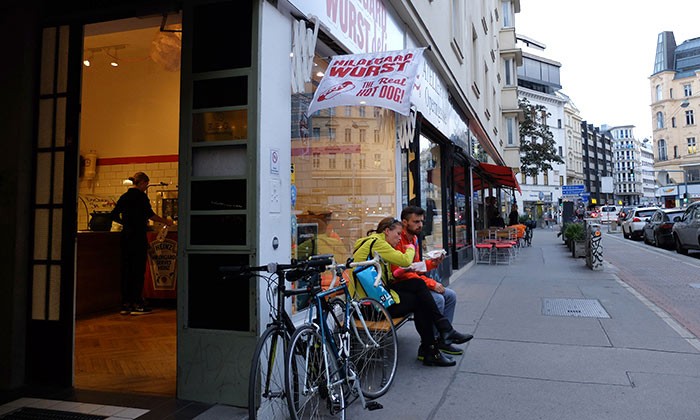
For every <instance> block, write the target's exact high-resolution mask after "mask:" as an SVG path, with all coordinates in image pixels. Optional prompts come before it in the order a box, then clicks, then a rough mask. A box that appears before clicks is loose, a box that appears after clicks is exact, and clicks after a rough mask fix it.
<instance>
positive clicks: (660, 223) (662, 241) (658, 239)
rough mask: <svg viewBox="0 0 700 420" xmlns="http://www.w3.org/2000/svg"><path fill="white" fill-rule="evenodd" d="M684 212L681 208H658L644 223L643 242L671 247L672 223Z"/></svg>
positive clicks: (672, 243) (672, 242)
mask: <svg viewBox="0 0 700 420" xmlns="http://www.w3.org/2000/svg"><path fill="white" fill-rule="evenodd" d="M683 213H685V210H683V209H675V208H674V209H658V210H656V211H655V212H654V214H652V215H651V217H650V218H649V221H648V222H647V223H646V224H645V225H644V230H643V232H642V239H644V243H647V244H653V245H656V246H658V247H662V248H671V247H673V246H674V244H675V242H674V241H673V231H672V228H673V224H674V223H675V222H677V221H678V220H680V219H681V217H682V216H683Z"/></svg>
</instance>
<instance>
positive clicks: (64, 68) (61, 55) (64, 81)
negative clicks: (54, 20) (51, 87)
mask: <svg viewBox="0 0 700 420" xmlns="http://www.w3.org/2000/svg"><path fill="white" fill-rule="evenodd" d="M58 33H59V39H58V41H59V45H58V87H57V89H56V93H65V92H66V90H67V89H68V88H67V86H68V40H69V36H68V26H61V27H59V32H58Z"/></svg>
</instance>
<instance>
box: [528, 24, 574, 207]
mask: <svg viewBox="0 0 700 420" xmlns="http://www.w3.org/2000/svg"><path fill="white" fill-rule="evenodd" d="M518 41H519V42H520V45H523V47H524V49H523V65H522V66H520V67H518V94H519V95H520V97H521V98H523V99H527V100H528V101H529V102H530V103H531V104H532V105H542V106H544V107H545V108H546V109H547V113H548V114H549V115H548V116H546V118H545V121H544V122H545V123H546V124H547V126H548V127H549V130H550V131H551V133H552V135H553V138H554V141H555V146H554V147H555V151H556V153H557V154H558V155H559V156H560V157H562V159H563V158H564V151H565V150H566V128H565V126H564V124H565V121H566V113H565V105H566V104H567V103H568V98H566V97H565V96H560V95H559V94H558V91H559V90H560V89H561V84H560V80H559V69H560V67H561V63H559V62H556V61H554V60H550V59H548V58H544V57H542V56H539V55H537V54H534V53H533V52H531V51H535V50H538V49H543V47H542V46H541V45H540V44H538V43H537V42H536V41H533V40H531V39H528V38H525V37H519V38H518ZM525 48H529V50H526V49H525ZM543 118H544V116H543ZM565 162H566V161H565ZM519 176H520V177H519V181H520V185H521V188H522V190H523V194H522V203H519V204H518V206H519V211H520V212H521V213H523V212H524V213H528V214H530V215H531V217H533V218H534V219H541V218H543V217H544V216H545V215H546V214H550V215H553V214H554V213H556V211H557V209H558V205H559V201H560V199H561V198H562V188H561V187H562V185H565V182H566V176H567V169H566V163H562V164H560V163H552V170H549V171H546V172H544V173H540V174H538V175H537V176H536V177H528V176H525V175H524V174H523V173H520V174H519Z"/></svg>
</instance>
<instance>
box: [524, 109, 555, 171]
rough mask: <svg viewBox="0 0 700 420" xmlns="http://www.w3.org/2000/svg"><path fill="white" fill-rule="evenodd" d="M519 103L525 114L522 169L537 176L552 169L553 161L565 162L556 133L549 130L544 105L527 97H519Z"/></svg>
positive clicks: (547, 113) (547, 114)
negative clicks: (531, 101)
mask: <svg viewBox="0 0 700 420" xmlns="http://www.w3.org/2000/svg"><path fill="white" fill-rule="evenodd" d="M518 105H519V106H520V109H522V110H523V113H524V114H525V120H524V121H523V122H521V123H520V171H521V172H522V173H524V174H525V175H527V176H537V174H539V173H540V172H546V171H549V170H551V169H552V165H551V164H552V163H554V162H556V163H564V160H563V159H562V158H561V157H560V156H559V155H558V154H557V149H556V143H555V141H554V135H553V134H552V132H551V131H549V126H548V125H547V117H550V116H551V115H552V114H550V113H549V112H547V107H545V106H544V105H533V104H531V103H530V101H528V100H527V99H519V100H518Z"/></svg>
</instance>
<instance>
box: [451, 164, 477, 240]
mask: <svg viewBox="0 0 700 420" xmlns="http://www.w3.org/2000/svg"><path fill="white" fill-rule="evenodd" d="M468 177H469V169H468V168H466V167H465V166H455V167H453V168H452V179H453V182H454V188H455V193H454V206H455V214H454V222H455V245H456V247H457V249H459V248H464V247H466V246H471V242H472V241H471V231H472V228H471V214H470V212H469V209H470V203H469V201H470V200H469V197H468V196H467V194H469V191H470V187H469V179H468Z"/></svg>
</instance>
